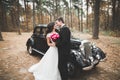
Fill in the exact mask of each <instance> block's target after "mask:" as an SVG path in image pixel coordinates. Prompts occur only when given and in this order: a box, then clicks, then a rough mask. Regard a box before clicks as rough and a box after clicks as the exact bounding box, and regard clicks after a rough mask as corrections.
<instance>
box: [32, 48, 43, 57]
mask: <svg viewBox="0 0 120 80" xmlns="http://www.w3.org/2000/svg"><path fill="white" fill-rule="evenodd" d="M32 50H34V51H36V52H38V53H39V54H42V55H43V56H44V53H43V52H41V51H38V50H37V49H34V48H32Z"/></svg>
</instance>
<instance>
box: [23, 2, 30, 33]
mask: <svg viewBox="0 0 120 80" xmlns="http://www.w3.org/2000/svg"><path fill="white" fill-rule="evenodd" d="M24 6H25V16H26V19H25V20H26V27H27V31H29V27H28V15H27V12H28V11H27V8H28V2H27V4H26V0H24Z"/></svg>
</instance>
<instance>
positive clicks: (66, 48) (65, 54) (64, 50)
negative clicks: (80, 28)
mask: <svg viewBox="0 0 120 80" xmlns="http://www.w3.org/2000/svg"><path fill="white" fill-rule="evenodd" d="M58 33H59V35H60V38H59V39H58V41H57V42H56V46H57V47H58V59H59V60H58V61H59V62H58V68H59V71H60V74H61V78H62V80H67V79H68V73H67V61H68V59H69V54H70V35H71V33H70V30H69V28H68V27H66V26H65V25H64V26H63V27H62V28H60V31H59V32H58Z"/></svg>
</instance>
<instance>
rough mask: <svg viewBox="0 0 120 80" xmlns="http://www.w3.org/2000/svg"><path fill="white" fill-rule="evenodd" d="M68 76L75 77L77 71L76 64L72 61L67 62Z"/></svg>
mask: <svg viewBox="0 0 120 80" xmlns="http://www.w3.org/2000/svg"><path fill="white" fill-rule="evenodd" d="M67 70H68V76H69V77H74V76H75V73H76V69H75V65H74V64H73V63H72V62H68V63H67Z"/></svg>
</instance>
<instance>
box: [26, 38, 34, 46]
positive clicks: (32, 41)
mask: <svg viewBox="0 0 120 80" xmlns="http://www.w3.org/2000/svg"><path fill="white" fill-rule="evenodd" d="M29 45H31V46H33V45H34V39H33V38H32V37H31V38H29V39H28V41H27V44H26V46H29Z"/></svg>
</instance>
